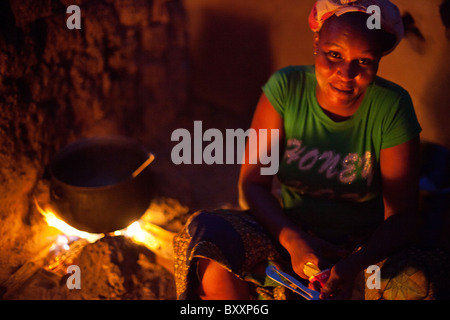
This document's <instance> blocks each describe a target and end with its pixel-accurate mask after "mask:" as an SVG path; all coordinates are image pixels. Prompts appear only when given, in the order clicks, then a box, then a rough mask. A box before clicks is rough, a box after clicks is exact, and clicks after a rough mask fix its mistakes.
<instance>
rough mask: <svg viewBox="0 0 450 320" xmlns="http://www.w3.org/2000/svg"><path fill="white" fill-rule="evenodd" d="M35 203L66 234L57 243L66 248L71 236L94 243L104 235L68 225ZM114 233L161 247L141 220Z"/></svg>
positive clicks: (51, 223)
mask: <svg viewBox="0 0 450 320" xmlns="http://www.w3.org/2000/svg"><path fill="white" fill-rule="evenodd" d="M35 203H36V207H37V209H38V211H39V212H40V213H41V214H42V216H43V217H44V219H45V221H46V222H47V224H48V225H49V226H51V227H54V228H56V229H58V230H59V231H61V232H62V233H63V234H64V236H65V237H58V238H57V241H56V245H57V246H59V247H62V248H63V249H65V250H68V249H69V238H71V237H77V238H82V239H86V240H87V241H89V242H90V243H93V242H95V241H97V240H98V239H100V238H102V237H103V236H104V235H103V234H98V233H89V232H86V231H81V230H78V229H76V228H74V227H72V226H70V225H68V224H67V223H65V222H64V221H63V220H61V219H59V218H58V217H57V215H56V214H55V213H54V212H53V211H52V210H51V209H50V208H48V207H46V208H45V209H43V208H42V207H41V206H40V205H39V203H38V202H37V200H36V199H35ZM112 234H114V235H115V236H120V235H123V236H125V237H128V238H131V239H132V240H133V241H135V242H137V243H139V244H142V245H145V246H146V247H148V248H149V249H151V250H152V249H158V248H159V247H160V243H159V241H158V240H157V238H156V237H155V236H153V235H152V234H151V233H150V232H147V231H145V230H143V229H142V227H141V225H140V223H139V221H135V222H133V223H132V224H130V225H129V226H128V227H126V228H124V229H122V230H117V231H114V232H113V233H112Z"/></svg>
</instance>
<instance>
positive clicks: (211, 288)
mask: <svg viewBox="0 0 450 320" xmlns="http://www.w3.org/2000/svg"><path fill="white" fill-rule="evenodd" d="M197 263H198V267H197V268H198V275H199V280H200V285H199V287H198V294H199V296H200V298H201V299H202V300H248V299H250V293H249V287H248V283H246V282H245V281H244V280H241V279H239V278H238V277H236V276H235V275H234V274H233V273H231V272H229V271H228V270H226V269H225V268H224V267H222V266H221V265H220V264H219V263H217V262H215V261H213V260H209V259H199V260H198V262H197Z"/></svg>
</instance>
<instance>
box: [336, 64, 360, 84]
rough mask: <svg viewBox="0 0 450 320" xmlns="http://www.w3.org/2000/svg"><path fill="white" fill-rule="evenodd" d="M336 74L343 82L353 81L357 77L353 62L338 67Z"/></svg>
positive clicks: (356, 68) (356, 67)
mask: <svg viewBox="0 0 450 320" xmlns="http://www.w3.org/2000/svg"><path fill="white" fill-rule="evenodd" d="M338 74H339V75H340V76H341V78H342V79H343V80H353V79H354V78H355V77H356V76H357V75H358V66H357V65H356V64H355V63H354V62H350V63H347V62H343V63H341V64H340V65H339V68H338Z"/></svg>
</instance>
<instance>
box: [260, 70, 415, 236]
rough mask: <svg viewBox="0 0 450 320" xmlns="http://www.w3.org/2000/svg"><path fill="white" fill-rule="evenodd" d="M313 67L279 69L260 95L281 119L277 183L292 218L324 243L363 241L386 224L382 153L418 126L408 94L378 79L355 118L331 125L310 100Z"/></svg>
mask: <svg viewBox="0 0 450 320" xmlns="http://www.w3.org/2000/svg"><path fill="white" fill-rule="evenodd" d="M316 84H317V81H316V76H315V69H314V66H292V67H287V68H284V69H281V70H279V71H278V72H276V73H275V74H273V75H272V77H271V78H270V79H269V80H268V82H267V83H266V84H265V86H264V87H263V91H264V93H265V95H266V96H267V98H268V99H269V101H270V102H271V104H272V105H273V107H274V108H275V109H276V111H277V112H278V113H279V114H280V116H281V117H282V118H283V120H284V130H285V150H284V155H283V156H282V158H281V159H280V168H279V172H278V178H279V180H280V182H281V184H282V189H281V190H282V194H281V198H282V204H283V207H284V209H285V211H286V213H287V214H288V216H290V217H291V219H292V220H293V221H294V222H296V223H298V224H300V225H301V226H302V227H303V228H305V229H307V230H309V231H311V232H313V233H315V234H316V235H318V236H319V237H322V238H324V239H327V240H330V241H333V242H337V243H342V242H354V241H358V240H361V239H363V238H366V237H368V236H369V235H370V233H371V231H373V229H374V228H376V226H377V225H379V223H380V222H381V221H383V219H384V208H383V201H382V195H381V181H380V165H379V161H380V150H381V149H384V148H389V147H393V146H396V145H399V144H401V143H404V142H406V141H409V140H411V139H412V138H414V137H416V136H417V135H418V134H419V133H420V131H421V128H420V125H419V123H418V121H417V117H416V114H415V112H414V108H413V105H412V101H411V98H410V96H409V94H408V92H407V91H405V90H404V89H402V88H401V87H400V86H398V85H396V84H394V83H392V82H389V81H387V80H384V79H382V78H380V77H376V79H375V80H374V82H373V83H372V84H371V85H370V86H369V87H368V89H367V92H366V94H365V96H364V99H363V101H362V103H361V105H360V107H359V108H358V110H357V111H356V112H355V114H354V115H353V116H352V117H351V118H349V119H347V120H345V121H343V122H334V121H333V120H331V119H330V118H329V117H328V116H327V115H326V114H325V113H324V111H323V110H322V108H321V107H320V106H319V104H318V102H317V99H316Z"/></svg>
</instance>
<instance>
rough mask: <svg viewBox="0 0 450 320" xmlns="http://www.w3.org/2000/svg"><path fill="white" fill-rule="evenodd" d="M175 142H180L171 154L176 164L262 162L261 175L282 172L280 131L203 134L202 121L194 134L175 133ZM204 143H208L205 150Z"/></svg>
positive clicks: (173, 134)
mask: <svg viewBox="0 0 450 320" xmlns="http://www.w3.org/2000/svg"><path fill="white" fill-rule="evenodd" d="M268 139H270V141H269V140H268ZM171 141H178V144H177V145H175V146H174V147H173V148H172V152H171V159H172V162H173V163H174V164H176V165H179V164H203V163H205V164H208V165H211V164H244V163H248V164H257V163H260V164H261V165H263V167H261V168H260V173H261V175H275V174H276V173H277V172H278V168H279V130H278V129H259V130H258V131H256V130H255V129H252V128H250V129H248V130H246V131H244V130H243V129H226V130H225V134H224V133H223V132H222V131H220V130H219V129H214V128H212V129H208V130H206V131H205V132H203V123H202V121H194V131H193V134H191V132H189V131H188V130H187V129H176V130H175V131H173V132H172V136H171ZM246 141H248V148H247V149H246ZM204 142H208V144H207V145H205V147H203V143H204ZM268 146H270V147H268ZM269 149H270V150H269ZM245 150H248V153H246V152H245ZM246 160H247V161H248V162H246Z"/></svg>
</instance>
